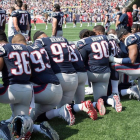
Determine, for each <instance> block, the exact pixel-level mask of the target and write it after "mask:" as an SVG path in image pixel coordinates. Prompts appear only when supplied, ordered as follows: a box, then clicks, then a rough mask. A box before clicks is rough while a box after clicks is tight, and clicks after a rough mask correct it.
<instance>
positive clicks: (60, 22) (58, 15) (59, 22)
mask: <svg viewBox="0 0 140 140" xmlns="http://www.w3.org/2000/svg"><path fill="white" fill-rule="evenodd" d="M52 17H53V18H56V19H57V29H56V30H57V31H62V25H63V17H64V13H63V12H54V13H53V15H52Z"/></svg>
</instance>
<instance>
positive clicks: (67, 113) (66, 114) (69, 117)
mask: <svg viewBox="0 0 140 140" xmlns="http://www.w3.org/2000/svg"><path fill="white" fill-rule="evenodd" d="M59 115H60V117H61V118H63V119H64V120H65V121H66V122H67V123H68V124H69V125H73V124H74V123H75V116H74V115H73V113H72V109H71V106H70V105H69V104H66V105H64V106H62V107H61V108H60V111H59Z"/></svg>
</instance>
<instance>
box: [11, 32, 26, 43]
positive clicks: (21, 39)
mask: <svg viewBox="0 0 140 140" xmlns="http://www.w3.org/2000/svg"><path fill="white" fill-rule="evenodd" d="M12 43H13V44H23V45H26V39H25V37H24V36H23V35H21V34H17V35H15V36H14V37H13V39H12Z"/></svg>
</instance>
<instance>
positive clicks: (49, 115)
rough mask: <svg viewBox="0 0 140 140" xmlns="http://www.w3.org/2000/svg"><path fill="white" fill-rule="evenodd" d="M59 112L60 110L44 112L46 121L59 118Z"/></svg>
mask: <svg viewBox="0 0 140 140" xmlns="http://www.w3.org/2000/svg"><path fill="white" fill-rule="evenodd" d="M59 111H60V108H59V109H53V110H50V111H48V112H46V117H47V118H48V119H52V118H55V117H58V116H59Z"/></svg>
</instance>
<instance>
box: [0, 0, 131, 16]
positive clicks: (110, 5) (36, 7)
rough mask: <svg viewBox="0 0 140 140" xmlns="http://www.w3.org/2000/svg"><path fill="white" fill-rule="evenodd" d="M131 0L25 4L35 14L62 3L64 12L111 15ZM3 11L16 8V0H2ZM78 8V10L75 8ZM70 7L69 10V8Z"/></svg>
mask: <svg viewBox="0 0 140 140" xmlns="http://www.w3.org/2000/svg"><path fill="white" fill-rule="evenodd" d="M129 1H130V0H96V1H95V0H81V1H80V0H79V1H76V0H69V1H68V0H54V1H50V0H32V1H30V0H25V1H23V2H24V3H27V4H28V11H29V12H30V13H31V14H33V13H34V12H35V13H36V15H37V14H42V13H46V12H47V11H52V9H53V3H58V2H59V3H60V5H61V7H63V9H62V11H67V12H68V11H72V12H74V13H78V14H80V13H97V12H98V13H103V10H104V9H109V11H110V13H112V12H114V11H115V7H120V8H122V7H123V6H124V5H125V3H128V2H129ZM0 5H1V6H2V7H3V9H5V10H8V9H9V8H10V7H11V6H14V0H1V4H0ZM75 6H78V8H75ZM67 7H69V8H67Z"/></svg>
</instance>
